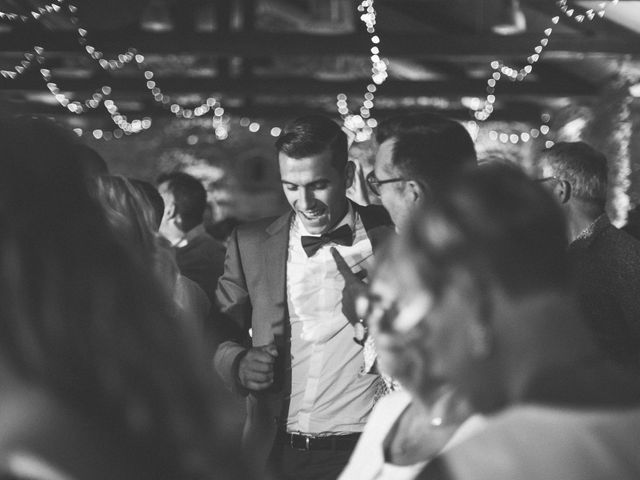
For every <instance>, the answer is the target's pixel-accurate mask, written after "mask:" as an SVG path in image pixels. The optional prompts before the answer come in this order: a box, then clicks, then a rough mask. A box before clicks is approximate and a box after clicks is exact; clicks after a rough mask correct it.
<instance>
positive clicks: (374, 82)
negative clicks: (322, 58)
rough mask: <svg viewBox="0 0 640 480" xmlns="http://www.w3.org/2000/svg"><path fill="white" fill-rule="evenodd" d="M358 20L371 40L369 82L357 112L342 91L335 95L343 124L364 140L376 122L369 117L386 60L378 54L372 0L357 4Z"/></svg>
mask: <svg viewBox="0 0 640 480" xmlns="http://www.w3.org/2000/svg"><path fill="white" fill-rule="evenodd" d="M358 12H360V13H361V14H362V15H360V20H361V21H362V22H363V23H364V24H365V27H366V29H367V33H368V34H369V37H370V41H371V49H370V53H371V57H370V59H371V82H370V83H369V84H368V85H367V91H366V92H365V94H364V96H363V97H364V99H363V101H362V106H361V107H360V111H359V113H357V114H351V113H350V112H349V107H348V104H347V102H348V98H347V95H345V94H344V93H340V94H339V95H338V96H337V102H336V107H337V108H338V113H339V114H340V116H341V117H342V121H343V123H344V126H345V127H346V128H348V129H349V130H351V131H353V132H354V133H355V134H356V140H358V141H361V140H366V139H367V138H369V137H370V136H371V133H372V131H373V128H375V127H376V125H377V122H376V120H375V119H374V118H371V110H372V109H373V107H374V100H375V93H376V91H377V89H378V86H379V85H382V84H383V83H384V82H385V80H386V79H387V77H388V73H387V61H386V60H385V59H383V58H382V57H381V56H380V36H379V35H378V34H377V32H376V19H377V13H376V9H375V7H374V0H362V2H361V3H360V5H358Z"/></svg>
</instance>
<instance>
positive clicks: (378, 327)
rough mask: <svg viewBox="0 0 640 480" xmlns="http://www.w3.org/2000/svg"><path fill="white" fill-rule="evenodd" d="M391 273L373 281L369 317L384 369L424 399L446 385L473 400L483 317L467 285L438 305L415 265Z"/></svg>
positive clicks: (458, 284) (458, 285)
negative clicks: (477, 334)
mask: <svg viewBox="0 0 640 480" xmlns="http://www.w3.org/2000/svg"><path fill="white" fill-rule="evenodd" d="M395 265H399V264H398V263H396V264H395ZM385 270H386V272H387V275H385V276H380V275H378V276H376V277H375V278H374V280H373V282H372V283H371V287H370V304H369V315H368V316H367V320H368V321H369V327H370V329H371V333H372V335H373V336H374V340H375V343H376V350H377V352H378V361H379V362H380V368H381V370H382V371H383V372H385V373H388V374H389V375H391V376H393V377H395V378H397V379H398V380H399V381H400V382H401V383H402V385H403V386H404V387H405V388H406V389H407V390H408V391H410V392H411V393H412V394H413V395H417V396H418V397H419V398H425V399H427V398H428V397H429V396H430V395H431V394H432V393H434V390H435V389H436V388H438V387H440V386H442V385H444V384H447V385H450V386H453V387H455V388H457V389H458V390H459V391H460V392H461V393H463V394H467V395H469V396H473V392H472V391H471V390H473V388H474V385H475V384H476V383H478V382H477V377H478V371H476V369H475V365H476V360H475V358H474V356H475V354H474V352H475V351H477V350H475V345H474V344H473V342H474V341H475V338H474V336H473V329H472V325H473V322H474V321H476V320H477V315H478V314H477V307H476V302H475V301H474V295H473V292H471V291H470V290H469V288H468V284H467V282H466V281H462V280H460V279H454V280H453V281H452V282H451V283H450V285H449V286H448V287H446V288H445V291H444V292H443V295H442V297H441V298H439V299H437V300H435V301H434V299H433V297H432V296H431V294H430V292H428V291H427V290H426V289H421V288H419V287H418V286H419V285H420V284H419V281H418V279H417V277H416V275H415V272H412V268H411V266H410V265H408V264H406V265H404V266H403V267H400V268H393V267H391V268H389V269H385ZM390 270H391V271H393V270H395V275H394V274H393V273H391V272H390ZM389 273H391V275H393V277H394V278H392V277H391V275H389ZM480 383H481V382H480Z"/></svg>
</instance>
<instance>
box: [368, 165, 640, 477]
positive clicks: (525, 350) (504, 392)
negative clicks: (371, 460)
mask: <svg viewBox="0 0 640 480" xmlns="http://www.w3.org/2000/svg"><path fill="white" fill-rule="evenodd" d="M566 228H567V226H566V223H565V218H564V215H563V213H562V211H561V210H560V208H559V206H558V205H557V204H556V202H555V201H554V199H553V198H551V196H550V195H549V194H548V192H547V191H546V190H545V189H544V188H543V187H542V186H541V185H540V184H539V183H535V182H532V181H531V180H530V179H528V178H527V177H526V175H525V174H524V173H523V172H521V171H519V170H518V169H515V168H513V167H505V166H501V165H494V166H487V167H483V168H481V169H477V170H476V171H473V172H469V173H466V174H464V175H463V176H462V177H461V178H460V179H459V180H458V181H456V182H454V183H452V184H451V185H450V186H449V188H448V189H447V190H445V191H440V192H439V194H438V195H437V196H436V198H433V199H432V201H430V202H429V203H428V204H425V206H424V210H423V212H421V214H419V215H417V216H416V217H415V218H414V219H413V220H412V222H411V223H410V224H409V225H408V227H407V229H406V230H405V233H404V235H400V236H399V237H398V238H396V239H395V246H394V247H393V254H392V255H391V256H390V257H389V258H390V259H392V261H391V262H388V263H387V264H386V265H387V267H388V268H391V269H394V270H395V272H397V274H401V275H402V277H399V278H402V283H401V286H400V287H397V288H396V289H395V290H394V292H395V295H393V298H386V297H383V293H384V289H383V288H381V286H379V285H377V277H376V278H374V280H373V283H372V288H371V291H372V293H371V295H372V301H373V302H374V305H373V306H372V307H371V308H370V309H369V312H370V321H371V322H372V323H373V324H375V325H376V329H379V330H380V331H384V330H392V331H398V330H399V331H403V332H406V333H408V332H410V331H411V329H412V328H419V329H421V331H422V332H423V334H422V341H421V342H420V347H419V348H420V351H421V353H420V356H421V358H424V359H427V360H428V361H426V362H424V363H422V364H421V365H422V366H423V367H424V368H423V369H422V370H419V369H413V370H412V369H407V373H408V374H409V375H410V377H411V378H406V379H405V382H404V383H405V385H406V386H407V389H411V390H412V391H416V392H423V393H419V394H418V395H420V396H422V395H426V394H428V392H430V391H432V390H431V388H429V386H432V385H434V384H435V385H438V384H447V385H449V386H451V387H453V388H454V389H455V390H456V391H457V392H458V394H459V395H461V396H462V398H465V399H467V401H468V402H469V403H470V406H471V408H472V409H473V411H476V412H480V413H483V414H486V415H490V417H489V418H488V422H487V425H486V426H485V428H484V429H483V430H482V431H480V432H477V433H475V434H474V435H472V436H470V437H469V438H467V439H465V440H463V441H462V442H460V443H458V444H457V445H454V446H452V447H451V448H449V449H448V450H446V451H445V452H443V453H442V454H440V455H439V456H438V457H436V458H435V459H433V460H432V461H430V462H429V463H428V464H427V466H426V467H425V468H424V470H423V472H421V474H420V475H419V476H418V478H419V479H431V480H433V479H443V478H444V479H456V480H466V479H473V480H485V479H486V480H489V479H491V480H503V479H504V480H507V479H509V480H511V479H514V478H517V479H521V480H542V479H545V480H546V479H550V478H554V479H555V478H558V479H560V478H561V479H563V480H585V479H587V480H590V479H603V478H616V479H625V480H626V479H629V480H631V479H635V478H639V475H640V460H639V457H638V455H637V448H636V447H637V432H638V430H639V429H640V384H639V383H638V381H637V377H636V376H635V375H631V374H629V373H628V372H626V371H625V370H623V369H621V368H620V367H618V366H616V365H615V364H613V363H612V362H610V361H609V360H608V359H607V358H606V357H605V356H604V355H603V354H602V352H601V351H600V350H599V349H598V348H597V347H596V345H595V343H594V342H593V339H592V338H591V335H590V334H589V331H588V329H587V327H586V325H585V324H584V319H583V314H582V311H581V309H580V305H579V302H578V299H577V296H576V293H575V287H574V285H573V283H572V274H571V270H570V267H569V265H570V264H569V259H568V256H567V251H566V247H567V238H566ZM381 268H382V267H381ZM386 274H387V273H386V272H385V275H386ZM371 317H373V318H371ZM374 333H375V332H374ZM425 387H426V388H425ZM445 418H446V417H445ZM438 423H440V422H438ZM442 423H444V418H443V422H442Z"/></svg>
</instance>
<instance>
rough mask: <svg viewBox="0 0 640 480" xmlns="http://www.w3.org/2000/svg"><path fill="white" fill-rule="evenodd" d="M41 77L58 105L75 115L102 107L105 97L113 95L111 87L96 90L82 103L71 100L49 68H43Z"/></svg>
mask: <svg viewBox="0 0 640 480" xmlns="http://www.w3.org/2000/svg"><path fill="white" fill-rule="evenodd" d="M40 75H41V76H42V79H43V80H44V81H45V83H46V85H47V88H48V89H49V92H51V94H52V95H53V96H54V98H55V99H56V100H57V101H58V103H59V104H60V105H62V106H63V107H64V108H66V109H67V110H68V111H69V112H71V113H75V114H77V115H79V114H81V113H85V112H86V111H87V110H88V109H96V108H98V107H99V106H100V103H102V101H103V99H104V97H105V96H108V95H110V94H111V87H108V86H103V87H101V88H100V89H98V90H96V91H95V92H94V93H93V94H92V95H91V97H90V98H88V99H86V100H84V101H82V102H81V101H78V100H71V99H70V98H69V97H67V96H66V95H65V94H64V93H63V92H62V90H61V89H60V87H59V86H58V84H57V83H55V82H54V81H53V80H52V77H51V70H49V69H47V68H41V69H40Z"/></svg>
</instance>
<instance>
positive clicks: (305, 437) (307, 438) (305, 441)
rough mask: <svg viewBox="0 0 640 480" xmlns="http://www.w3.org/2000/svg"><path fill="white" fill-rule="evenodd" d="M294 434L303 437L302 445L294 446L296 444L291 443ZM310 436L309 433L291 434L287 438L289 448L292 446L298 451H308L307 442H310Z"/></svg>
mask: <svg viewBox="0 0 640 480" xmlns="http://www.w3.org/2000/svg"><path fill="white" fill-rule="evenodd" d="M294 435H298V436H301V437H304V447H296V446H294V445H293V439H294V438H295V437H294ZM311 438H312V436H311V435H305V434H291V437H290V439H289V446H290V447H291V448H293V449H294V450H298V451H299V452H308V451H309V442H310V440H311Z"/></svg>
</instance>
